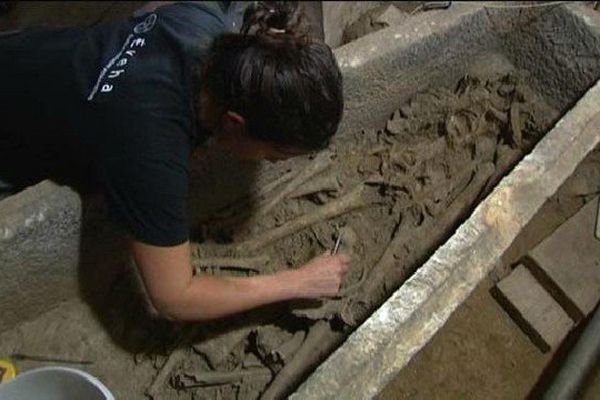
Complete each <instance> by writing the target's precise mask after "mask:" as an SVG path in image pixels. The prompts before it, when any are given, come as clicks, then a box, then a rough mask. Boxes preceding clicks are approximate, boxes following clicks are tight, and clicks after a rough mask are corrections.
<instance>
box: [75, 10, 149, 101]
mask: <svg viewBox="0 0 600 400" xmlns="http://www.w3.org/2000/svg"><path fill="white" fill-rule="evenodd" d="M156 19H157V17H156V14H150V15H148V16H147V17H146V19H144V20H143V21H142V22H140V23H139V24H137V25H136V26H135V27H134V28H133V33H132V34H130V35H129V36H127V39H125V43H124V44H123V46H122V47H121V50H119V52H118V53H117V54H116V55H115V56H114V57H113V58H111V59H110V61H109V62H108V63H107V64H106V66H105V67H104V68H102V71H101V72H100V76H98V80H97V81H96V84H95V85H94V87H93V88H92V91H91V93H90V95H89V96H88V98H87V99H88V101H91V100H93V99H94V96H96V93H98V89H99V90H100V93H109V92H112V90H113V89H114V83H113V82H102V81H103V80H105V78H106V80H109V79H110V80H113V79H116V78H118V77H119V76H120V75H121V74H123V73H124V72H125V66H126V65H127V64H128V63H129V61H130V60H131V59H132V58H133V57H134V56H135V54H136V48H142V47H144V46H146V39H145V38H143V37H141V35H143V34H144V33H146V32H149V31H150V30H152V28H154V25H155V24H156ZM107 74H108V76H106V75H107Z"/></svg>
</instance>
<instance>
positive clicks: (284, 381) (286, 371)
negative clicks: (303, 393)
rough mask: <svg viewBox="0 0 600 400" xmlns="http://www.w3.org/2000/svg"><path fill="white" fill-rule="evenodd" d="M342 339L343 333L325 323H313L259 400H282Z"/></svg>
mask: <svg viewBox="0 0 600 400" xmlns="http://www.w3.org/2000/svg"><path fill="white" fill-rule="evenodd" d="M344 337H345V335H344V333H343V332H339V331H334V330H332V329H331V327H330V325H329V322H327V321H318V322H317V323H315V324H314V325H313V326H312V327H311V328H310V330H309V332H308V335H307V336H306V339H305V340H304V343H302V346H301V347H300V348H299V349H298V351H296V353H295V354H294V356H293V358H292V359H291V361H290V362H289V363H288V364H286V366H285V367H284V368H283V369H282V370H281V371H280V372H279V373H278V374H277V375H276V376H275V378H274V379H273V381H272V382H271V384H270V385H269V387H268V388H267V390H265V392H264V393H263V394H262V396H261V397H260V398H261V400H275V399H277V400H278V399H284V398H285V396H286V395H287V394H289V393H290V392H291V391H293V390H294V389H295V388H296V386H297V385H298V384H299V383H300V382H301V380H302V379H303V378H304V377H305V376H306V374H307V372H308V371H310V370H311V369H312V368H314V367H315V366H316V365H318V364H319V363H321V362H322V361H323V360H324V359H325V357H327V355H328V354H329V353H330V352H331V351H332V350H333V348H335V347H336V346H337V345H339V343H341V341H342V340H343V339H344Z"/></svg>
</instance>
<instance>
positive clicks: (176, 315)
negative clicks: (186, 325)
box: [149, 294, 202, 322]
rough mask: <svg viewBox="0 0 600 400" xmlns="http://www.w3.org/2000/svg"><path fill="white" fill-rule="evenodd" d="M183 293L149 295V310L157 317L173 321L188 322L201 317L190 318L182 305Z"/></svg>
mask: <svg viewBox="0 0 600 400" xmlns="http://www.w3.org/2000/svg"><path fill="white" fill-rule="evenodd" d="M183 297H184V295H183V294H176V295H166V296H165V295H163V296H160V295H158V296H157V295H154V296H153V295H152V294H151V295H150V298H149V308H150V312H151V313H152V314H153V315H155V316H157V317H159V318H164V319H166V320H169V321H173V322H189V321H191V320H199V319H202V318H201V317H200V316H196V317H195V318H192V317H191V316H190V313H189V311H188V310H187V307H185V305H184V298H183Z"/></svg>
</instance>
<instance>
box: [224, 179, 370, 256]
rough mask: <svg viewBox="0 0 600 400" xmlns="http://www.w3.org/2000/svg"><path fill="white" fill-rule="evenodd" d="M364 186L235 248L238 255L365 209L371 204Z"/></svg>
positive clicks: (360, 185) (355, 188)
mask: <svg viewBox="0 0 600 400" xmlns="http://www.w3.org/2000/svg"><path fill="white" fill-rule="evenodd" d="M365 188H366V187H365V185H364V184H362V183H361V184H358V185H357V186H355V187H354V188H353V189H352V190H351V191H350V192H349V193H347V194H346V195H344V196H342V197H340V198H338V199H336V200H333V201H330V202H329V203H327V204H325V205H323V206H320V207H319V208H318V209H317V210H316V211H314V212H311V213H309V214H305V215H302V216H300V217H298V218H296V219H294V220H292V221H290V222H288V223H286V224H284V225H282V226H280V227H278V228H275V229H272V230H271V231H268V232H266V233H265V234H263V235H261V236H260V237H258V238H256V239H250V240H247V241H245V242H242V243H240V244H239V245H237V246H236V248H237V250H238V252H239V253H241V254H244V253H250V252H253V251H256V250H259V249H261V248H263V247H265V246H268V245H269V244H271V243H273V242H276V241H278V240H280V239H283V238H285V237H287V236H290V235H292V234H294V233H296V232H298V231H301V230H302V229H305V228H308V227H309V226H311V225H314V224H316V223H319V222H322V221H326V220H328V219H331V218H334V217H338V216H340V215H343V214H346V213H348V212H351V211H354V210H356V209H359V208H363V207H367V206H369V205H371V204H373V202H370V201H368V200H367V199H364V198H363V193H364V191H365Z"/></svg>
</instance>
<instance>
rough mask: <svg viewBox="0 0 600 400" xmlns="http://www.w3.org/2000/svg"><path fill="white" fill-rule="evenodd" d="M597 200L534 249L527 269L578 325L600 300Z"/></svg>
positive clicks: (588, 204)
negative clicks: (596, 231) (596, 234)
mask: <svg viewBox="0 0 600 400" xmlns="http://www.w3.org/2000/svg"><path fill="white" fill-rule="evenodd" d="M597 212H598V197H596V198H595V199H594V200H592V201H590V202H588V203H587V204H586V205H585V206H584V207H583V208H582V209H581V210H579V212H578V213H577V214H575V215H574V216H573V217H571V218H570V219H569V220H568V221H567V222H565V223H564V224H563V225H561V226H560V227H559V228H558V229H557V230H556V231H554V233H553V234H552V235H550V236H549V237H548V238H546V239H545V240H544V241H543V242H542V243H540V244H539V245H538V246H537V247H536V248H535V249H533V250H532V251H531V252H530V253H529V255H528V257H527V258H526V260H524V262H525V263H526V265H527V267H528V268H529V269H530V270H531V272H532V273H533V274H534V275H535V277H536V278H537V279H538V280H539V281H540V283H541V284H542V285H543V286H544V287H545V288H546V289H547V290H548V291H549V292H550V293H551V294H552V296H553V297H554V298H556V300H557V301H558V302H559V303H560V304H561V305H562V306H563V308H564V309H565V310H566V311H567V313H568V314H569V315H570V316H571V318H573V319H574V320H575V321H579V320H580V319H582V318H583V317H584V316H586V315H588V314H589V313H590V312H591V311H592V310H593V309H594V307H595V306H596V304H597V303H598V301H599V300H600V241H599V240H598V239H596V237H595V228H596V221H597Z"/></svg>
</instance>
